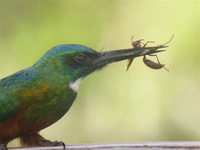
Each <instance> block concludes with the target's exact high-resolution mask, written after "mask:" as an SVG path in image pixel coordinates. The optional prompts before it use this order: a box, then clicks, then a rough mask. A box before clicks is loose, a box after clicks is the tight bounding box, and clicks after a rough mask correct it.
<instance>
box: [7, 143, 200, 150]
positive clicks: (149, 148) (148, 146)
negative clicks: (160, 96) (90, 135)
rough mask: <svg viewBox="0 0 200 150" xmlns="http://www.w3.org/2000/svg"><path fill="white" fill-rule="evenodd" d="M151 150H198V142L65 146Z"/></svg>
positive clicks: (41, 149) (52, 149)
mask: <svg viewBox="0 0 200 150" xmlns="http://www.w3.org/2000/svg"><path fill="white" fill-rule="evenodd" d="M107 149H109V150H119V149H126V150H132V149H135V150H141V149H142V150H143V149H145V150H153V149H160V150H162V149H168V150H171V149H176V150H181V149H184V150H187V149H200V142H197V141H191V142H188V141H185V142H138V143H136V142H130V143H110V144H81V145H66V150H107ZM9 150H63V147H62V146H57V147H29V148H28V147H26V148H9Z"/></svg>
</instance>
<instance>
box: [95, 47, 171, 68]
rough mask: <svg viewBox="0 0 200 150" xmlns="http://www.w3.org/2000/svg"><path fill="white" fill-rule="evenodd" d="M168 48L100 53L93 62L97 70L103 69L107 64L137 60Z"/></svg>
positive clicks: (144, 48)
mask: <svg viewBox="0 0 200 150" xmlns="http://www.w3.org/2000/svg"><path fill="white" fill-rule="evenodd" d="M166 47H168V46H162V45H160V46H155V47H142V48H130V49H121V50H111V51H106V52H101V53H99V57H98V58H97V59H96V60H95V61H94V62H93V65H94V67H95V68H101V67H103V66H105V65H107V64H110V63H113V62H118V61H122V60H125V59H129V58H135V57H139V56H143V55H150V54H154V53H158V52H163V51H165V50H159V49H162V48H166Z"/></svg>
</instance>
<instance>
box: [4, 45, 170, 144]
mask: <svg viewBox="0 0 200 150" xmlns="http://www.w3.org/2000/svg"><path fill="white" fill-rule="evenodd" d="M165 47H166V46H165ZM159 48H163V47H145V48H135V49H132V48H131V49H123V50H113V51H106V52H96V51H94V50H93V49H91V48H89V47H86V46H82V45H78V44H64V45H59V46H56V47H53V48H52V49H50V50H49V51H48V52H47V53H46V54H45V55H44V56H42V57H41V58H40V59H39V60H38V61H37V62H36V63H35V64H34V65H32V66H31V67H29V68H27V69H24V70H21V71H19V72H17V73H15V74H13V75H10V76H8V77H6V78H3V79H1V80H0V144H2V145H4V146H7V144H8V142H9V141H11V140H13V139H15V138H20V141H21V144H22V145H25V146H56V145H59V144H60V143H59V142H51V141H49V140H47V139H45V138H43V137H42V136H41V135H40V134H39V133H38V132H39V131H40V130H42V129H44V128H46V127H48V126H50V125H51V124H53V123H55V122H56V121H58V120H59V119H60V118H61V117H62V116H63V115H64V114H65V113H66V112H67V111H68V110H69V108H70V107H71V105H72V104H73V102H74V100H75V98H76V96H77V90H78V87H79V84H80V83H81V80H82V79H83V78H84V77H86V76H87V75H88V74H90V73H92V72H94V71H95V70H98V69H100V68H102V67H104V66H106V65H107V64H109V63H112V62H117V61H121V60H125V59H129V58H134V57H138V56H143V55H145V54H152V53H157V52H160V51H163V50H158V49H159ZM0 148H3V146H1V147H0Z"/></svg>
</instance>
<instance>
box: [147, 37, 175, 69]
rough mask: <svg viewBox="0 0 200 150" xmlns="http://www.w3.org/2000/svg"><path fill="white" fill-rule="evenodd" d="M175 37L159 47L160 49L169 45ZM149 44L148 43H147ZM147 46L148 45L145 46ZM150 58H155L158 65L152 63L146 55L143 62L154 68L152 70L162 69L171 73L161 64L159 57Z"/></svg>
mask: <svg viewBox="0 0 200 150" xmlns="http://www.w3.org/2000/svg"><path fill="white" fill-rule="evenodd" d="M173 37H174V35H172V36H171V38H170V39H169V41H167V42H166V43H165V44H162V45H158V46H159V47H163V46H165V45H167V44H168V43H169V42H171V40H172V39H173ZM146 44H147V43H146ZM144 46H146V45H144ZM149 56H155V57H156V59H157V61H158V63H156V62H154V61H151V60H149V59H147V58H146V55H144V56H143V62H144V64H145V65H146V66H148V67H149V68H152V69H161V68H164V69H165V70H167V71H169V70H168V69H167V68H166V67H165V65H164V64H161V63H160V61H159V59H158V56H157V55H149Z"/></svg>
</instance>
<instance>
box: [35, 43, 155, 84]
mask: <svg viewBox="0 0 200 150" xmlns="http://www.w3.org/2000/svg"><path fill="white" fill-rule="evenodd" d="M150 51H152V53H155V51H156V50H155V48H154V49H152V48H143V49H142V48H136V49H132V48H131V49H123V50H113V51H106V52H97V51H95V50H93V49H91V48H89V47H86V46H82V45H78V44H63V45H59V46H55V47H53V48H52V49H50V50H49V51H48V52H47V53H46V54H45V55H44V56H43V57H42V58H40V59H39V60H38V62H37V63H36V64H35V66H38V67H42V69H43V70H47V71H48V72H49V74H51V73H53V72H59V73H60V74H63V75H65V76H67V79H68V80H69V82H71V83H73V82H75V81H77V80H78V79H80V78H83V77H85V76H87V75H88V74H90V73H91V72H93V71H95V70H98V69H100V68H103V67H104V66H106V65H107V64H109V63H112V62H117V61H121V60H125V59H128V58H133V57H137V56H142V55H144V54H146V53H149V52H150ZM153 51H154V52H153ZM156 52H159V51H156Z"/></svg>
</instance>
